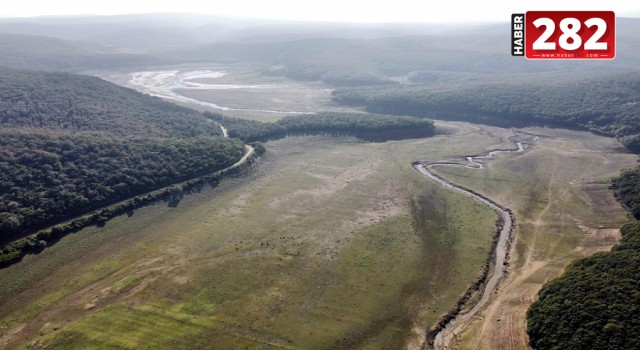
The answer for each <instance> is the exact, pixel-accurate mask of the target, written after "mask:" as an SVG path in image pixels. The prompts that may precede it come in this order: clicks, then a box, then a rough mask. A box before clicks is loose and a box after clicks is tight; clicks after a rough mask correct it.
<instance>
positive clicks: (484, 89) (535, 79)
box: [333, 72, 640, 153]
mask: <svg viewBox="0 0 640 350" xmlns="http://www.w3.org/2000/svg"><path fill="white" fill-rule="evenodd" d="M333 101H334V102H336V103H340V104H345V105H351V106H364V107H365V108H366V109H367V111H369V112H372V113H385V114H400V115H412V116H421V117H424V116H428V117H434V118H439V119H445V120H466V121H471V122H477V123H488V124H494V125H501V126H524V125H533V124H537V125H549V126H558V127H568V128H580V129H586V130H590V131H594V132H597V133H601V134H604V135H608V136H615V137H618V138H619V139H620V141H622V143H623V144H624V145H625V146H626V147H627V148H629V149H630V150H632V151H633V152H636V153H640V113H639V112H640V73H637V72H636V73H626V74H608V75H604V74H601V75H593V74H591V75H589V76H585V75H579V74H574V75H543V76H528V77H527V78H523V77H522V76H519V77H518V78H517V79H512V78H500V77H494V78H492V79H491V80H488V81H484V82H481V81H467V80H463V81H456V80H446V79H445V80H443V81H438V82H434V83H430V84H426V85H403V86H384V87H370V88H344V89H338V90H335V91H334V92H333Z"/></svg>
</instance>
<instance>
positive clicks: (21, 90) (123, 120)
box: [0, 68, 221, 137]
mask: <svg viewBox="0 0 640 350" xmlns="http://www.w3.org/2000/svg"><path fill="white" fill-rule="evenodd" d="M0 126H1V127H4V128H7V127H12V128H43V129H46V130H69V131H71V130H75V131H101V132H109V133H114V134H118V135H146V136H176V137H193V136H216V135H221V131H220V127H219V126H218V125H217V123H211V122H210V121H209V120H207V119H206V118H204V117H203V116H202V114H200V113H198V112H196V111H194V110H191V109H188V108H184V107H180V106H177V105H175V104H172V103H169V102H165V101H163V100H161V99H159V98H157V97H151V96H148V95H144V94H141V93H138V92H136V91H134V90H131V89H127V88H124V87H120V86H118V85H115V84H112V83H109V82H106V81H104V80H102V79H100V78H96V77H90V76H82V75H75V74H70V73H50V72H37V71H26V70H13V69H7V68H0Z"/></svg>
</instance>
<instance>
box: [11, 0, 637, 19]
mask: <svg viewBox="0 0 640 350" xmlns="http://www.w3.org/2000/svg"><path fill="white" fill-rule="evenodd" d="M533 10H567V11H584V10H609V11H615V12H616V15H617V16H619V17H640V1H637V0H614V1H611V0H384V1H382V0H262V1H260V0H208V1H207V0H174V1H166V0H4V1H3V4H2V6H0V17H32V16H59V15H89V14H91V15H117V14H131V13H160V12H177V13H196V14H212V15H222V16H229V17H245V18H264V19H285V20H302V21H333V22H495V21H501V22H506V21H509V20H510V14H511V13H516V12H526V11H533Z"/></svg>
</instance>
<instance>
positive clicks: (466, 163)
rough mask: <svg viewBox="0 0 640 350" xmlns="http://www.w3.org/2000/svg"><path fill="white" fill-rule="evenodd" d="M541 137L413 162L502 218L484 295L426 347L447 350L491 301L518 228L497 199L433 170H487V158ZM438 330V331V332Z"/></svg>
mask: <svg viewBox="0 0 640 350" xmlns="http://www.w3.org/2000/svg"><path fill="white" fill-rule="evenodd" d="M537 140H538V137H537V136H535V137H533V138H532V141H531V142H527V143H525V142H524V141H518V142H516V146H517V148H516V149H495V150H492V151H489V152H487V153H486V154H483V155H473V156H466V157H461V158H458V159H448V160H443V161H436V162H425V163H423V162H414V163H413V167H414V169H415V170H417V171H418V172H419V173H420V174H422V175H424V176H426V177H428V178H429V179H431V180H433V181H435V182H437V183H439V184H440V185H442V186H443V187H445V188H448V189H451V190H454V191H457V192H460V193H463V194H464V195H466V196H468V197H471V198H473V199H475V200H477V201H478V202H480V203H482V204H484V205H486V206H488V207H490V208H491V209H493V210H494V211H495V212H496V213H497V214H498V216H499V217H500V218H501V222H502V228H501V230H500V233H499V235H498V241H497V244H496V245H495V247H494V248H493V249H494V251H493V252H492V254H491V260H492V261H491V268H490V274H489V275H488V276H487V277H486V279H485V280H484V281H483V284H482V285H481V287H480V289H479V290H478V292H480V293H481V297H480V299H479V300H478V301H477V302H476V303H475V304H474V305H465V307H466V308H467V309H469V308H471V309H470V310H469V311H466V312H458V313H457V314H455V315H454V317H453V318H452V319H451V320H450V321H449V322H447V323H445V324H444V325H442V326H439V327H437V328H436V329H435V332H436V333H435V335H433V334H430V335H429V336H428V338H429V339H427V342H426V344H425V346H432V347H433V348H435V349H446V348H447V346H448V345H449V343H450V342H451V340H452V339H453V338H454V337H456V336H457V334H458V333H459V332H460V331H461V330H462V328H463V325H464V323H465V322H466V321H468V320H469V319H470V318H471V317H473V316H474V315H476V314H477V313H478V312H479V311H480V309H481V308H482V307H484V306H485V305H486V304H487V303H488V302H489V298H490V297H491V294H492V293H493V292H494V291H495V290H496V288H497V286H498V283H499V282H500V281H501V280H502V278H503V277H504V275H505V273H506V269H507V267H506V261H507V257H508V252H509V247H510V245H511V240H512V238H513V237H512V236H513V231H514V225H515V217H514V215H513V211H512V210H511V209H509V208H507V207H505V206H503V205H501V204H499V203H497V202H495V201H494V200H492V199H490V198H488V197H485V196H484V195H481V194H479V193H477V192H475V191H473V190H470V189H467V188H465V187H463V186H461V185H458V184H455V183H453V182H451V181H449V180H447V179H445V178H443V177H442V176H440V175H437V174H435V173H434V172H433V171H432V170H431V169H432V168H433V167H437V166H454V167H465V168H471V169H484V167H485V164H484V163H483V161H486V160H488V159H493V158H495V156H496V155H497V154H499V153H503V152H505V153H521V152H524V151H525V149H526V148H525V145H533V144H535V142H537ZM438 328H439V329H438Z"/></svg>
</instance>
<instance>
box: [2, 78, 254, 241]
mask: <svg viewBox="0 0 640 350" xmlns="http://www.w3.org/2000/svg"><path fill="white" fill-rule="evenodd" d="M0 128H1V129H0V169H1V171H0V243H6V242H8V241H10V240H12V239H14V238H17V237H19V236H22V235H24V234H26V233H29V232H32V231H34V230H36V229H39V228H42V227H44V226H47V225H50V224H53V223H56V222H59V221H60V220H63V219H66V218H70V217H74V216H77V215H80V214H83V213H86V212H88V211H91V210H93V209H96V208H98V207H101V206H104V205H107V204H110V203H113V202H115V201H118V200H122V199H125V198H129V197H132V196H134V195H137V194H140V193H144V192H148V191H151V190H154V189H158V188H161V187H164V186H167V185H169V184H172V183H175V182H178V181H182V180H186V179H190V178H192V177H195V176H198V175H202V174H204V173H208V172H212V171H216V170H220V169H222V168H225V167H227V166H229V165H231V164H233V163H235V162H236V161H237V160H238V159H239V158H240V157H241V156H242V154H243V153H244V146H243V143H242V142H241V141H239V140H234V139H225V138H222V137H220V136H221V129H220V125H219V124H218V123H216V122H214V121H211V120H209V119H207V118H205V117H204V116H203V115H202V114H201V113H199V112H196V111H193V110H191V109H188V108H183V107H178V106H176V105H174V104H171V103H167V102H164V101H162V100H160V99H158V98H155V97H150V96H147V95H143V94H140V93H138V92H135V91H133V90H130V89H126V88H122V87H119V86H116V85H114V84H111V83H108V82H105V81H103V80H101V79H98V78H95V77H87V76H78V75H72V74H68V73H43V72H33V71H19V70H10V69H0Z"/></svg>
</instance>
